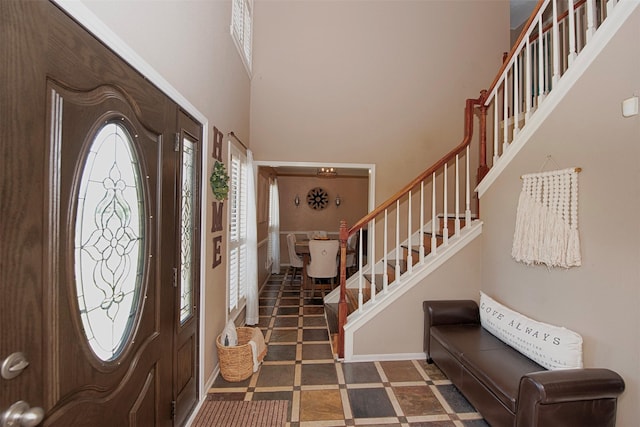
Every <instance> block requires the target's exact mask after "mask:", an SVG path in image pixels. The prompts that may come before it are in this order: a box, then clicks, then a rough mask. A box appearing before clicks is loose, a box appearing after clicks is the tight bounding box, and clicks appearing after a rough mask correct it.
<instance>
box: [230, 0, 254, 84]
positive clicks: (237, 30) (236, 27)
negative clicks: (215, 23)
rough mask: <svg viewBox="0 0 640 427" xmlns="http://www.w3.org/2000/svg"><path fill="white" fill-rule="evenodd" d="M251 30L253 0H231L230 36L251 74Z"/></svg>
mask: <svg viewBox="0 0 640 427" xmlns="http://www.w3.org/2000/svg"><path fill="white" fill-rule="evenodd" d="M252 30H253V0H232V6H231V36H232V37H233V40H234V41H235V43H236V47H237V48H238V51H239V52H240V56H241V57H242V61H243V62H244V65H245V66H246V67H247V71H248V72H249V74H251V39H252Z"/></svg>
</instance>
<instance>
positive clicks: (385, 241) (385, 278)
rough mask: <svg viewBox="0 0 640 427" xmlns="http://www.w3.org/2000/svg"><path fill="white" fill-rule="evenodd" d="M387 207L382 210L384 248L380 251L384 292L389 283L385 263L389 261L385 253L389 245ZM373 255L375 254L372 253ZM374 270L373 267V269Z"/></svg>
mask: <svg viewBox="0 0 640 427" xmlns="http://www.w3.org/2000/svg"><path fill="white" fill-rule="evenodd" d="M387 214H388V209H385V210H384V239H383V240H384V242H383V245H384V248H383V251H382V289H384V291H385V292H387V286H388V285H389V272H388V271H387V263H388V262H389V260H388V259H387V253H388V252H389V245H388V235H389V218H388V215H387ZM373 255H374V256H375V254H373ZM371 259H373V260H374V265H375V258H371ZM374 270H375V269H374ZM373 274H375V271H374V272H373Z"/></svg>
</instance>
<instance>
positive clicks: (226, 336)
mask: <svg viewBox="0 0 640 427" xmlns="http://www.w3.org/2000/svg"><path fill="white" fill-rule="evenodd" d="M220 341H221V344H222V345H223V346H225V347H233V346H236V345H238V332H237V331H236V325H235V323H233V320H229V321H228V322H227V324H226V326H225V327H224V330H223V331H222V336H221V338H220Z"/></svg>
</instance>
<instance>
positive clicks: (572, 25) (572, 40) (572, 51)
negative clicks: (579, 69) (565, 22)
mask: <svg viewBox="0 0 640 427" xmlns="http://www.w3.org/2000/svg"><path fill="white" fill-rule="evenodd" d="M568 1H569V55H568V57H567V60H568V61H569V66H571V64H573V60H574V59H576V12H575V10H574V9H573V0H568Z"/></svg>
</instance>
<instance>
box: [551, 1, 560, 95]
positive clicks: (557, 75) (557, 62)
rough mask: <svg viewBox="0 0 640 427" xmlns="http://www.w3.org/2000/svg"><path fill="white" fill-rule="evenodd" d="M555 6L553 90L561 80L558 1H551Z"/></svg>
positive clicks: (552, 35) (552, 34)
mask: <svg viewBox="0 0 640 427" xmlns="http://www.w3.org/2000/svg"><path fill="white" fill-rule="evenodd" d="M551 2H552V4H553V27H552V30H551V37H552V39H553V40H552V41H553V80H552V86H551V87H552V88H555V87H556V85H557V84H558V80H560V28H559V25H558V0H551Z"/></svg>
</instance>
